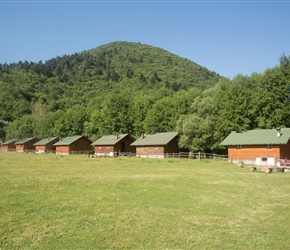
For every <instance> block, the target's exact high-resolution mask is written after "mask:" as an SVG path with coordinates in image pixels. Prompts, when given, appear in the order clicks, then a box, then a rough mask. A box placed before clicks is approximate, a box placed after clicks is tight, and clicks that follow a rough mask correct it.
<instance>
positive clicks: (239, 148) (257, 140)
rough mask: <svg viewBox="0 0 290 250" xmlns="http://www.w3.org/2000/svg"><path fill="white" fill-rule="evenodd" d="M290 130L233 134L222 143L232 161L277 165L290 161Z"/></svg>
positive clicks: (250, 131)
mask: <svg viewBox="0 0 290 250" xmlns="http://www.w3.org/2000/svg"><path fill="white" fill-rule="evenodd" d="M289 139H290V128H282V129H280V128H278V129H263V130H249V131H244V132H235V131H233V132H231V133H230V134H229V135H228V136H227V137H226V138H225V139H224V140H223V141H222V142H221V143H220V145H221V146H227V149H228V158H229V160H230V161H233V162H238V161H244V162H245V163H250V164H253V163H255V164H257V165H275V164H276V162H277V161H279V160H280V159H290V141H289Z"/></svg>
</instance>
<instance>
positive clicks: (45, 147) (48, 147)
mask: <svg viewBox="0 0 290 250" xmlns="http://www.w3.org/2000/svg"><path fill="white" fill-rule="evenodd" d="M58 140H59V138H58V137H48V138H44V139H42V140H40V141H38V142H36V143H34V144H33V145H34V147H35V151H36V153H54V152H55V146H54V145H53V144H55V143H56V142H58Z"/></svg>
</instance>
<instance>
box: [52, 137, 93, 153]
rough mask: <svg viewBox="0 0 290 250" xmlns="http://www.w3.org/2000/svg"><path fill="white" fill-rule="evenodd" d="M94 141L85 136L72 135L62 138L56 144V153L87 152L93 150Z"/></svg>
mask: <svg viewBox="0 0 290 250" xmlns="http://www.w3.org/2000/svg"><path fill="white" fill-rule="evenodd" d="M91 143H92V141H91V140H90V139H88V138H86V137H84V136H81V135H77V136H70V137H65V138H60V140H59V141H58V142H56V143H55V144H53V146H55V153H56V154H87V153H89V152H91V151H92V147H91Z"/></svg>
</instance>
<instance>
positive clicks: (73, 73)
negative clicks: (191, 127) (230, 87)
mask: <svg viewBox="0 0 290 250" xmlns="http://www.w3.org/2000/svg"><path fill="white" fill-rule="evenodd" d="M220 78H221V77H220V76H219V75H218V74H216V73H215V72H212V71H209V70H207V69H206V68H205V67H202V66H200V65H198V64H196V63H194V62H191V61H190V60H188V59H184V58H181V57H178V56H177V55H174V54H172V53H170V52H168V51H165V50H163V49H160V48H156V47H153V46H149V45H144V44H140V43H132V42H113V43H110V44H106V45H103V46H100V47H97V48H95V49H91V50H87V51H83V52H80V53H75V54H72V55H65V56H62V57H56V58H53V59H50V60H48V61H46V62H42V61H40V62H38V63H35V62H28V61H24V62H21V61H20V62H18V63H13V64H9V65H7V64H0V99H1V102H0V123H1V132H0V138H6V132H7V131H6V129H7V126H8V124H10V123H11V122H14V124H15V122H16V123H17V121H18V120H20V119H24V118H23V117H24V116H26V115H28V116H32V117H33V118H34V120H35V119H36V120H41V119H42V118H43V117H45V116H46V115H47V114H48V113H49V112H56V111H63V112H66V111H67V110H68V109H71V108H72V107H74V106H77V105H79V106H81V107H84V108H85V110H86V111H88V112H92V110H93V111H95V110H94V108H95V109H100V110H102V109H104V108H105V109H106V107H107V106H108V103H110V102H111V101H112V100H117V99H118V96H117V95H120V96H121V97H122V96H124V95H127V97H129V98H127V99H126V100H123V101H124V102H126V103H127V104H128V103H132V100H133V99H134V98H136V96H139V95H140V94H144V95H145V96H147V97H148V98H149V99H150V107H151V105H152V104H153V103H154V102H155V101H156V100H158V99H161V98H162V97H164V96H167V95H170V96H172V95H174V93H177V92H180V91H184V90H186V91H188V90H190V89H192V88H197V89H201V90H204V89H207V88H210V87H212V86H214V85H215V84H216V83H217V82H218V80H219V79H220ZM115 95H116V96H115ZM147 97H146V98H147ZM122 98H123V97H122ZM119 99H120V98H119ZM113 102H114V101H113ZM133 102H134V101H133ZM122 105H125V104H124V103H122ZM135 105H136V104H135ZM142 112H145V113H146V112H147V110H143V111H142ZM109 123H110V122H109ZM130 126H131V127H132V126H133V125H132V124H130ZM10 127H11V126H10ZM128 130H129V129H128ZM67 131H68V132H67V133H69V129H67ZM56 132H59V131H56ZM30 133H34V134H35V129H31V130H29V133H28V134H30ZM72 133H74V132H73V131H72ZM26 134H27V133H26V132H24V133H23V135H21V136H25V135H26ZM12 135H13V133H12V134H9V136H12ZM27 136H28V135H27ZM38 136H42V135H38ZM16 137H20V135H18V136H17V135H16Z"/></svg>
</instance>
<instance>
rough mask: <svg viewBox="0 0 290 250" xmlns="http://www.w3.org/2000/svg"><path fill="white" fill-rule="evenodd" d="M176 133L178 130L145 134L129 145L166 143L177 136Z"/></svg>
mask: <svg viewBox="0 0 290 250" xmlns="http://www.w3.org/2000/svg"><path fill="white" fill-rule="evenodd" d="M178 134H179V133H178V132H165V133H157V134H154V135H145V136H144V138H139V139H137V140H136V141H134V142H133V143H131V146H154V145H167V144H168V143H169V142H170V141H171V140H172V139H174V138H175V137H176V136H178Z"/></svg>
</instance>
